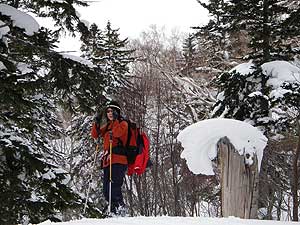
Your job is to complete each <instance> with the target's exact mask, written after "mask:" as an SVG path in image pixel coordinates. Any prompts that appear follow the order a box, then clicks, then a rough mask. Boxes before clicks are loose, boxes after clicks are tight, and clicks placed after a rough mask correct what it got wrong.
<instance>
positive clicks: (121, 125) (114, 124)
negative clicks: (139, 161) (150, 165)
mask: <svg viewBox="0 0 300 225" xmlns="http://www.w3.org/2000/svg"><path fill="white" fill-rule="evenodd" d="M110 131H112V164H114V163H120V164H125V165H127V164H128V162H127V157H126V155H125V148H124V146H125V145H126V141H127V136H128V123H127V122H126V121H119V120H115V121H109V122H108V124H106V125H104V126H102V127H99V126H98V125H97V124H96V123H94V124H93V126H92V130H91V135H92V137H93V138H95V139H97V138H98V137H99V135H100V136H101V137H102V138H103V150H104V154H103V155H104V157H103V159H102V160H103V162H102V163H103V164H102V166H103V167H107V166H109V160H110V157H109V139H110V137H109V136H110V134H109V133H110Z"/></svg>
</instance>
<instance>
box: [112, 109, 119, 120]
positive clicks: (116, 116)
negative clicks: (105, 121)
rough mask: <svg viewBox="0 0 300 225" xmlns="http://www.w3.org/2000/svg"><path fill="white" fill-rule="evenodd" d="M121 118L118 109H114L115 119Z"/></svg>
mask: <svg viewBox="0 0 300 225" xmlns="http://www.w3.org/2000/svg"><path fill="white" fill-rule="evenodd" d="M118 118H119V113H118V112H117V110H115V109H114V110H113V120H116V119H118Z"/></svg>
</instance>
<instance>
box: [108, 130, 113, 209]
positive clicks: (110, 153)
mask: <svg viewBox="0 0 300 225" xmlns="http://www.w3.org/2000/svg"><path fill="white" fill-rule="evenodd" d="M111 161H112V131H109V201H108V212H109V214H110V213H111V183H112V179H111V177H112V162H111Z"/></svg>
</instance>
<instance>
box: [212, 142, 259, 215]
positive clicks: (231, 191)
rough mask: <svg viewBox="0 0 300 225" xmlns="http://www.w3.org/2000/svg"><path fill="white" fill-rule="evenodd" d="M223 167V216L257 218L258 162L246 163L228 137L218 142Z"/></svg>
mask: <svg viewBox="0 0 300 225" xmlns="http://www.w3.org/2000/svg"><path fill="white" fill-rule="evenodd" d="M218 152H219V158H220V169H221V200H222V209H221V210H222V211H221V213H222V216H223V217H228V216H236V217H240V218H244V219H255V218H257V209H258V200H257V198H258V164H257V157H256V156H255V158H254V159H253V164H252V165H247V164H245V160H244V158H245V156H243V155H240V154H239V153H238V152H237V151H236V150H235V149H234V146H233V145H232V144H231V143H230V141H229V140H228V138H227V137H224V138H222V139H221V140H220V141H219V142H218Z"/></svg>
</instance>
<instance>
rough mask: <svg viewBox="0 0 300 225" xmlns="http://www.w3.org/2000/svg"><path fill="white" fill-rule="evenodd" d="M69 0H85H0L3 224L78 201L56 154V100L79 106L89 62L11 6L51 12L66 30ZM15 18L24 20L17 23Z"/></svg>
mask: <svg viewBox="0 0 300 225" xmlns="http://www.w3.org/2000/svg"><path fill="white" fill-rule="evenodd" d="M3 3H5V4H3ZM73 3H74V4H76V3H78V4H84V3H83V2H80V1H64V2H61V1H2V3H1V4H0V23H1V28H0V31H1V32H0V34H1V40H0V43H1V44H0V45H1V48H0V61H1V63H0V92H1V100H0V106H1V107H0V108H1V110H0V160H1V163H0V164H1V166H0V183H1V187H2V188H1V191H0V192H1V193H0V196H1V197H0V201H1V205H0V212H1V213H0V218H1V219H0V221H1V224H17V223H21V222H22V220H25V219H26V218H28V220H29V221H30V222H32V223H39V222H40V221H43V220H46V219H52V220H61V215H62V214H61V213H62V212H63V211H64V210H66V209H71V208H75V207H79V206H80V204H81V199H80V197H79V196H78V195H77V194H75V193H74V192H73V191H72V190H71V189H70V188H69V187H68V186H67V185H68V182H69V179H70V177H69V175H68V173H67V172H66V171H64V170H62V169H61V168H60V167H59V166H58V164H57V159H58V158H59V157H62V155H61V154H60V153H59V152H58V151H57V150H56V149H55V148H53V145H52V142H53V140H55V139H57V138H59V137H60V135H61V133H62V132H63V131H62V129H61V121H60V120H59V118H58V116H57V111H56V107H57V103H58V100H60V101H62V100H64V102H66V100H68V101H69V102H70V101H74V99H75V100H76V103H79V104H77V106H80V108H82V109H84V108H85V106H86V105H87V104H88V103H90V102H87V103H86V104H83V103H84V102H85V100H83V98H82V97H81V96H83V94H82V93H84V92H85V93H88V94H89V92H88V90H87V89H85V87H86V86H87V83H88V82H90V80H89V79H88V75H89V74H92V73H94V70H93V69H92V68H90V67H89V66H86V65H85V64H82V63H79V62H77V61H76V60H71V59H70V58H66V57H65V56H63V55H61V54H58V53H56V52H55V51H54V50H53V49H54V47H55V45H54V44H55V43H56V42H57V35H53V34H54V33H53V32H51V31H49V30H47V29H45V28H40V29H39V26H38V24H37V23H36V22H35V20H34V19H33V18H32V17H31V16H29V15H28V14H26V13H24V12H23V11H19V10H18V9H17V8H16V7H19V8H21V9H22V10H26V11H30V12H35V13H37V14H39V15H44V16H51V17H53V18H54V20H55V21H56V22H57V25H58V26H60V29H61V28H63V27H65V28H66V29H68V30H70V31H71V32H72V31H74V30H75V29H77V28H76V26H79V25H80V26H82V24H81V23H80V21H79V19H78V17H77V16H76V13H75V9H74V7H73ZM45 7H46V8H47V10H45ZM43 10H45V11H43ZM16 16H17V17H16ZM21 20H23V21H26V22H27V23H28V24H27V25H26V23H20V22H21ZM81 28H82V27H81ZM60 29H59V30H60ZM59 30H58V31H59ZM58 31H56V32H58ZM56 34H57V33H56ZM78 71H81V72H80V73H79V72H78ZM74 78H76V79H74ZM72 79H73V80H72ZM76 91H77V92H76ZM70 93H73V94H72V95H71V94H70ZM88 94H85V95H88ZM80 97H81V98H80ZM69 105H70V104H69ZM72 106H73V108H74V104H73V105H72ZM88 106H89V105H88ZM89 107H90V106H89Z"/></svg>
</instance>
